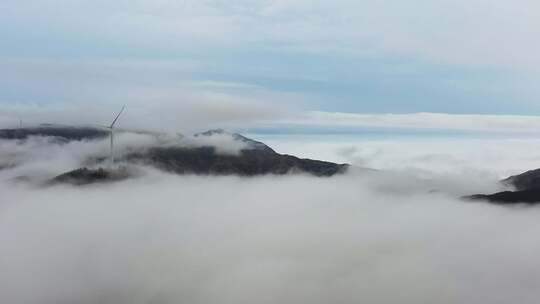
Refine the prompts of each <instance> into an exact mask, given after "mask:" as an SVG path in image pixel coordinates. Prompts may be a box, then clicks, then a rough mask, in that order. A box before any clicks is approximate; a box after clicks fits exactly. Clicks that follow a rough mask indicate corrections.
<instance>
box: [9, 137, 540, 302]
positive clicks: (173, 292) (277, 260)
mask: <svg viewBox="0 0 540 304" xmlns="http://www.w3.org/2000/svg"><path fill="white" fill-rule="evenodd" d="M329 138H330V137H327V136H326V137H325V136H319V137H313V136H311V137H310V136H303V137H302V136H296V137H295V136H289V137H287V136H268V135H265V136H262V135H260V136H257V135H255V139H260V140H263V141H265V142H267V143H270V144H271V146H272V147H274V148H276V149H277V150H278V152H281V153H295V154H297V155H298V156H306V157H319V158H323V159H329V160H335V161H347V162H350V163H353V164H356V165H357V167H370V168H374V169H378V171H372V170H366V169H360V168H356V169H354V170H351V172H349V173H348V174H345V175H342V176H336V177H331V178H316V177H311V176H305V175H287V176H261V177H254V178H242V177H233V176H229V177H223V176H222V177H218V176H191V175H190V176H177V175H170V174H166V173H163V172H159V171H156V170H153V169H150V168H145V169H144V172H145V174H144V175H142V176H140V177H138V178H135V179H131V180H127V181H123V182H117V183H111V184H96V185H90V186H85V187H74V186H68V185H60V186H54V187H41V186H39V185H36V184H35V183H32V182H21V181H15V180H13V178H14V177H16V176H18V175H31V174H36V175H40V176H42V177H43V178H44V177H45V176H49V177H52V176H54V174H58V173H62V172H63V171H64V170H66V169H72V168H73V167H76V166H78V165H80V162H81V161H82V160H84V158H85V157H86V156H88V155H95V154H96V153H97V154H99V153H106V151H107V141H106V140H103V141H90V142H73V143H69V144H65V145H62V146H60V145H58V143H54V142H52V143H51V142H39V140H43V139H33V140H30V141H26V142H19V143H18V144H15V143H14V142H0V147H1V149H0V150H1V151H2V158H3V159H4V158H5V157H6V155H12V156H13V157H15V159H16V160H17V161H18V162H17V163H15V164H14V167H7V168H5V169H4V170H1V171H0V193H1V196H0V269H1V271H0V302H1V303H12V304H19V303H20V304H34V303H40V304H49V303H50V304H53V303H54V304H57V303H145V304H146V303H205V304H208V303H330V302H332V303H359V302H362V303H537V299H538V296H539V294H540V293H539V291H538V290H539V287H540V267H538V265H539V264H538V263H537V259H538V254H537V253H538V250H540V244H539V243H538V242H537V238H538V233H539V232H540V221H538V218H539V217H540V209H539V208H536V207H525V206H518V207H500V206H494V205H489V204H486V203H471V202H464V201H461V200H459V196H460V195H464V194H469V193H473V192H482V191H484V192H489V191H496V190H500V186H499V185H498V184H497V183H496V181H497V179H498V178H500V177H504V176H505V175H507V174H513V173H518V172H520V171H521V170H523V169H525V168H527V169H532V168H535V165H538V164H539V163H540V160H539V159H538V157H537V156H536V155H535V154H536V153H535V151H538V149H537V148H538V147H540V141H537V140H534V139H522V140H518V139H502V138H492V139H467V138H453V139H452V138H447V139H441V138H440V139H438V140H434V139H433V138H384V139H369V140H368V139H362V138H356V139H354V138H338V139H334V140H330V139H329ZM130 140H131V144H135V143H136V144H139V145H145V144H147V143H146V142H145V141H144V140H141V139H140V138H131V139H130V138H129V137H125V136H124V137H122V135H120V136H119V138H118V142H119V146H120V145H121V144H120V143H121V142H124V144H125V143H127V142H130Z"/></svg>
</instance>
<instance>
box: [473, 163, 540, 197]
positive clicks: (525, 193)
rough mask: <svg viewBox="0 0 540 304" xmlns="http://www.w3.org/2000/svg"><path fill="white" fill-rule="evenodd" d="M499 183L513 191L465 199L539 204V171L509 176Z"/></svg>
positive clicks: (476, 195) (477, 195) (478, 195)
mask: <svg viewBox="0 0 540 304" xmlns="http://www.w3.org/2000/svg"><path fill="white" fill-rule="evenodd" d="M501 183H503V184H504V185H506V186H509V187H512V188H513V189H515V190H514V191H503V192H498V193H494V194H475V195H471V196H467V197H465V199H468V200H484V201H489V202H491V203H496V204H520V203H525V204H540V169H536V170H531V171H527V172H525V173H522V174H518V175H514V176H510V177H509V178H507V179H504V180H502V181H501Z"/></svg>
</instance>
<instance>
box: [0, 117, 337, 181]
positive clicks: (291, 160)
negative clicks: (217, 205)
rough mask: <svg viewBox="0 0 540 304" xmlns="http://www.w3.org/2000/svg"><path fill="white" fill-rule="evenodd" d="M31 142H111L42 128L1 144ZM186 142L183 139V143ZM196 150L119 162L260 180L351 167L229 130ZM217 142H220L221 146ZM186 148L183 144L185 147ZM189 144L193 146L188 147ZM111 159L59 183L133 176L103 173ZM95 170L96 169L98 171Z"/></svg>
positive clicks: (208, 135) (175, 147)
mask: <svg viewBox="0 0 540 304" xmlns="http://www.w3.org/2000/svg"><path fill="white" fill-rule="evenodd" d="M30 136H40V137H51V138H54V139H55V141H56V142H59V143H60V144H62V143H64V142H70V141H76V140H77V141H82V140H84V141H92V140H96V139H106V138H107V137H108V136H109V132H108V131H107V130H102V129H99V128H91V127H84V128H77V127H59V126H39V127H35V128H20V129H3V130H0V139H5V140H25V139H28V138H29V137H30ZM179 138H180V137H179ZM191 138H193V139H194V140H192V141H193V142H195V143H196V144H192V143H191V144H186V143H178V144H176V143H172V144H171V142H168V143H167V144H159V143H158V142H156V144H153V145H150V146H144V147H132V148H129V149H127V150H126V151H123V153H121V154H120V155H118V156H117V157H116V160H117V162H118V163H121V164H122V166H129V165H130V164H133V165H145V166H152V167H154V168H157V169H160V170H163V171H167V172H171V173H175V174H202V175H210V174H212V175H239V176H254V175H264V174H277V175H280V174H287V173H305V174H311V175H314V176H332V175H335V174H340V173H343V172H345V171H346V170H347V168H348V165H347V164H336V163H332V162H326V161H320V160H312V159H302V158H298V157H295V156H292V155H286V154H279V153H277V152H276V151H274V150H273V149H272V148H270V147H268V146H267V145H265V144H264V143H262V142H259V141H255V140H252V139H250V138H247V137H244V136H242V135H240V134H237V133H227V132H225V131H224V130H210V131H207V132H203V133H198V134H195V135H194V136H192V137H191ZM216 139H217V141H216ZM223 139H226V144H224V145H226V146H231V145H232V146H234V147H235V149H237V151H234V152H227V153H224V152H222V151H221V148H222V147H221V145H222V144H221V141H222V140H223ZM179 142H181V141H179ZM188 143H189V142H188ZM106 161H107V158H106V156H102V157H101V158H100V157H97V158H96V157H95V158H89V159H88V160H86V161H85V162H84V164H85V166H88V167H89V168H75V169H74V170H73V171H71V172H66V173H62V174H60V175H59V176H57V177H55V178H54V179H53V182H55V183H57V182H69V183H72V184H87V183H92V182H104V181H112V180H118V179H121V178H125V177H126V174H127V171H126V172H122V173H121V174H118V172H116V171H117V170H116V169H115V170H113V171H111V170H109V169H103V168H102V167H103V166H105V163H106ZM92 168H94V169H92Z"/></svg>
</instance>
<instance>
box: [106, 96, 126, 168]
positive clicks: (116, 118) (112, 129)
mask: <svg viewBox="0 0 540 304" xmlns="http://www.w3.org/2000/svg"><path fill="white" fill-rule="evenodd" d="M125 108H126V106H125V105H124V106H123V107H122V109H121V110H120V112H119V113H118V115H116V117H115V118H114V120H113V122H112V123H111V125H110V126H107V128H108V129H109V130H110V132H111V159H110V164H109V165H110V166H111V167H112V166H113V165H114V125H115V124H116V121H117V120H118V118H119V117H120V115H122V112H124V109H125Z"/></svg>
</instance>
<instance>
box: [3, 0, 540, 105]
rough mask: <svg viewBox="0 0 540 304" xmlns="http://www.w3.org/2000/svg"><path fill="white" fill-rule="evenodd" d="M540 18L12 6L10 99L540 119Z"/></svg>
mask: <svg viewBox="0 0 540 304" xmlns="http://www.w3.org/2000/svg"><path fill="white" fill-rule="evenodd" d="M539 10H540V4H539V2H537V1H532V0H516V1H502V0H489V1H488V0H437V1H433V0H430V1H427V0H410V1H397V0H380V1H363V0H354V1H353V0H333V1H316V0H312V1H308V0H265V1H263V0H261V1H256V0H253V1H247V0H227V1H222V0H213V1H210V0H197V1H195V0H184V1H167V0H137V1H121V0H119V1H104V0H93V1H84V0H69V1H68V0H39V1H35V0H27V1H19V0H3V1H1V2H0V16H1V18H0V37H1V39H0V103H2V104H4V105H14V104H18V105H20V104H33V105H35V104H38V105H50V104H70V105H72V106H76V105H78V104H93V103H99V104H107V105H111V108H113V106H112V105H115V106H116V105H117V104H122V103H130V102H133V101H137V102H141V103H155V102H161V101H162V100H167V102H169V103H176V104H182V103H184V102H185V100H186V99H189V100H190V101H189V102H193V100H195V101H196V100H197V99H201V100H202V101H203V102H204V100H205V98H206V97H208V94H214V95H212V96H214V97H215V96H216V95H217V96H220V98H222V99H228V100H230V101H231V102H237V100H238V99H240V100H250V101H256V102H257V103H263V104H272V105H278V106H279V107H281V106H284V105H286V106H287V107H291V106H293V107H295V108H298V109H302V110H305V111H325V112H356V113H416V112H439V113H451V114H457V113H459V114H463V113H469V114H539V113H540V103H539V102H538V97H540V89H539V86H538V81H539V80H540V74H539V72H538V70H539V68H540V42H539V40H538V39H537V38H538V37H539V34H540V33H539V32H540V21H538V18H537V12H538V11H539ZM186 96H188V97H189V98H187V97H186ZM214 97H212V98H214Z"/></svg>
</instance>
